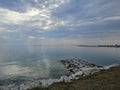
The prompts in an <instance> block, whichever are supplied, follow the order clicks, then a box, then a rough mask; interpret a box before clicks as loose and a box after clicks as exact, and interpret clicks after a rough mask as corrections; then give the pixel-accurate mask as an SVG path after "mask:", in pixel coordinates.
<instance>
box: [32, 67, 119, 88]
mask: <svg viewBox="0 0 120 90" xmlns="http://www.w3.org/2000/svg"><path fill="white" fill-rule="evenodd" d="M31 90H120V67H114V68H111V69H109V70H102V71H100V72H98V73H95V74H93V75H91V76H87V77H85V78H82V79H79V80H76V81H73V82H71V83H54V84H52V85H51V86H49V87H47V88H34V89H31Z"/></svg>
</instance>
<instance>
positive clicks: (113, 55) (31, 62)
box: [0, 45, 120, 80]
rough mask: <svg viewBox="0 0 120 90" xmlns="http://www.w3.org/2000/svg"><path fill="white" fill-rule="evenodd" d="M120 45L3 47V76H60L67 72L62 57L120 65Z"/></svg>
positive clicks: (0, 63) (0, 52)
mask: <svg viewBox="0 0 120 90" xmlns="http://www.w3.org/2000/svg"><path fill="white" fill-rule="evenodd" d="M119 54H120V48H107V47H106V48H104V47H102V48H100V47H77V46H32V45H16V46H15V45H14V46H13V45H4V46H2V45H1V46H0V79H3V78H4V79H11V78H13V77H14V78H16V79H18V80H19V79H20V78H17V77H24V78H27V79H29V80H30V79H37V78H58V77H60V76H61V75H63V74H65V73H66V71H65V69H64V67H63V65H61V64H60V62H59V60H61V59H71V58H80V59H84V60H87V61H88V62H92V63H95V64H98V65H109V64H112V63H119V64H120V55H119Z"/></svg>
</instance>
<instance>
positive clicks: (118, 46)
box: [75, 45, 120, 48]
mask: <svg viewBox="0 0 120 90" xmlns="http://www.w3.org/2000/svg"><path fill="white" fill-rule="evenodd" d="M75 46H78V47H115V48H120V45H75Z"/></svg>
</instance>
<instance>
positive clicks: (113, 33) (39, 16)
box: [0, 0, 120, 45]
mask: <svg viewBox="0 0 120 90" xmlns="http://www.w3.org/2000/svg"><path fill="white" fill-rule="evenodd" d="M119 4H120V0H0V44H32V45H34V44H41V45H61V44H64V45H76V44H87V45H88V44H90V45H94V44H120V5H119Z"/></svg>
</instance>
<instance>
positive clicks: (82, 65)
mask: <svg viewBox="0 0 120 90" xmlns="http://www.w3.org/2000/svg"><path fill="white" fill-rule="evenodd" d="M60 62H61V63H62V64H63V65H64V67H65V68H66V70H67V72H68V75H65V76H61V77H60V78H59V79H43V80H35V81H30V82H27V83H23V84H21V85H19V86H18V85H15V84H14V85H8V86H0V90H27V89H31V88H34V87H48V86H49V85H51V84H53V83H55V82H65V83H67V82H72V81H73V80H77V79H79V78H83V77H85V76H88V75H91V74H93V73H95V72H99V71H101V70H106V69H109V68H111V67H116V66H119V65H118V64H112V65H109V66H99V65H95V64H92V63H88V62H86V61H84V60H81V59H69V60H60Z"/></svg>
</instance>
